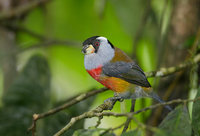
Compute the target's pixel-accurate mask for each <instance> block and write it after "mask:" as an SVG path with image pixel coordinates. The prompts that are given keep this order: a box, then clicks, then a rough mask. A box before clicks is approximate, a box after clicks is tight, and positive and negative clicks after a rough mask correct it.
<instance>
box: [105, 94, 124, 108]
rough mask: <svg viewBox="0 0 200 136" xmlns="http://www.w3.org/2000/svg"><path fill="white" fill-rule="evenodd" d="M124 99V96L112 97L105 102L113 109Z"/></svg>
mask: <svg viewBox="0 0 200 136" xmlns="http://www.w3.org/2000/svg"><path fill="white" fill-rule="evenodd" d="M123 100H124V99H123V98H122V97H110V98H108V99H106V100H105V101H104V104H107V105H108V110H112V109H113V106H114V105H115V103H116V102H117V101H119V102H122V101H123Z"/></svg>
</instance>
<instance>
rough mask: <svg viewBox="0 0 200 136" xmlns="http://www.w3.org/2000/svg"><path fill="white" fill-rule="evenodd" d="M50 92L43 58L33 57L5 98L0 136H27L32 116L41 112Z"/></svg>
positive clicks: (47, 69)
mask: <svg viewBox="0 0 200 136" xmlns="http://www.w3.org/2000/svg"><path fill="white" fill-rule="evenodd" d="M49 88H50V70H49V67H48V63H47V61H46V59H45V58H44V57H42V56H40V55H34V56H33V57H31V59H30V60H29V61H28V63H27V64H26V66H25V67H24V69H23V71H22V72H21V73H20V74H19V76H18V77H16V80H15V81H14V83H13V84H12V85H11V86H10V88H9V89H8V90H7V91H6V92H5V94H4V97H3V107H2V108H1V111H0V116H1V118H0V135H1V136H3V135H6V136H13V135H15V136H22V135H27V128H28V127H29V126H30V125H31V122H32V115H33V113H38V112H43V111H44V110H45V109H46V107H47V105H48V104H49V95H50V89H49ZM29 135H30V134H29Z"/></svg>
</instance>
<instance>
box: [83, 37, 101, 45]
mask: <svg viewBox="0 0 200 136" xmlns="http://www.w3.org/2000/svg"><path fill="white" fill-rule="evenodd" d="M97 37H100V36H92V37H90V38H88V39H86V40H85V41H84V42H83V46H84V45H86V44H88V45H89V44H92V43H93V41H94V40H95V39H96V38H97Z"/></svg>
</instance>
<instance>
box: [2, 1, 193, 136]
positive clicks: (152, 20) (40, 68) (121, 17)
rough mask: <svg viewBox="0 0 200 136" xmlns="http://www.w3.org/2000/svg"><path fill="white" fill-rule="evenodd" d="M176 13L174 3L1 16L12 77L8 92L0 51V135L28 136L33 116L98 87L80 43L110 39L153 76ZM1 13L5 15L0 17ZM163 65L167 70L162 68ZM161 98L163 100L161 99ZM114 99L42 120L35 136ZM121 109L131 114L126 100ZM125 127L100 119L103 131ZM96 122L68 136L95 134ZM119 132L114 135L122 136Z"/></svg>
mask: <svg viewBox="0 0 200 136" xmlns="http://www.w3.org/2000/svg"><path fill="white" fill-rule="evenodd" d="M32 1H34V0H30V1H29V0H21V1H20V0H19V3H18V5H17V4H16V3H17V2H16V3H15V4H13V5H14V6H11V8H10V9H12V8H13V9H15V8H16V7H20V6H24V7H25V6H27V5H28V4H27V3H29V2H30V3H31V2H32ZM9 2H13V1H9ZM0 4H2V3H0ZM2 5H3V4H2ZM174 5H175V4H174V2H173V1H172V0H151V1H149V0H123V1H122V0H51V1H47V2H44V3H42V4H40V5H37V6H34V7H33V8H32V9H31V10H29V11H28V12H27V13H24V14H22V15H18V16H15V17H11V18H3V17H1V16H0V20H1V29H0V30H1V31H9V32H11V33H12V34H14V40H13V47H14V48H15V49H14V51H16V53H14V58H15V59H14V60H15V63H16V65H15V66H16V67H15V68H16V73H17V74H15V76H13V81H12V82H8V84H9V85H8V87H7V88H6V89H5V87H4V76H5V75H4V73H5V70H4V68H3V67H4V66H3V65H4V64H5V61H4V57H5V55H4V53H5V52H4V51H1V55H2V57H1V61H2V63H1V64H2V67H1V71H0V96H1V101H0V105H1V110H0V112H1V113H0V116H1V119H0V135H2V136H3V135H4V136H13V135H15V136H22V135H27V133H26V130H27V128H28V127H29V126H30V125H31V121H32V114H33V113H41V112H45V111H47V110H49V109H51V108H52V107H55V106H58V105H60V104H63V103H64V101H65V100H67V99H68V98H70V97H72V96H74V95H76V94H79V93H82V92H87V91H88V90H91V88H101V87H102V85H100V84H99V83H98V82H96V81H95V80H94V79H92V78H91V77H90V76H89V75H88V73H87V72H86V71H85V69H84V65H83V59H84V55H83V54H82V53H81V49H82V42H83V41H84V40H85V39H87V38H89V37H91V36H95V35H99V36H105V37H107V38H108V39H109V40H110V41H111V42H112V43H113V44H114V45H115V46H116V47H119V48H120V49H122V50H123V51H125V52H126V53H127V54H128V55H129V56H131V57H132V58H134V59H135V61H136V62H137V63H138V64H139V65H140V66H141V68H142V69H143V70H144V71H145V72H147V71H152V70H156V69H158V68H159V67H160V64H161V62H160V61H161V60H159V59H160V58H162V57H161V56H162V52H165V49H166V48H165V47H164V45H165V42H164V41H165V40H166V39H167V34H168V32H169V26H170V17H171V16H172V11H173V9H174ZM5 12H6V10H5V11H3V10H2V13H1V14H0V15H2V14H3V13H5ZM1 18H3V19H1ZM34 34H36V35H34ZM191 37H192V38H191ZM191 39H195V37H194V35H192V36H188V37H187V38H186V40H185V41H183V42H184V43H185V44H186V45H188V46H184V49H188V48H189V47H191V45H192V43H193V41H194V40H191ZM4 40H6V39H4ZM1 41H3V40H2V39H1ZM1 43H2V42H0V44H1ZM161 50H162V51H161ZM10 51H11V50H10ZM7 53H9V51H8V52H7ZM11 53H12V52H11ZM3 63H4V64H3ZM162 63H164V64H165V62H164V61H163V62H162ZM177 64H178V63H177ZM196 75H197V73H196ZM156 79H157V78H156ZM148 80H149V81H150V83H151V84H152V86H153V87H155V88H156V86H158V84H159V80H155V78H151V79H148ZM194 82H196V80H195V81H194ZM188 86H189V85H188ZM155 90H157V89H155ZM163 91H165V90H163ZM186 94H187V93H186ZM160 95H161V97H162V95H163V93H160ZM112 96H113V92H112V91H107V92H104V93H101V94H98V95H97V96H95V97H93V98H90V99H88V100H86V101H83V102H81V103H80V104H77V105H75V106H72V107H71V108H69V109H66V110H64V111H62V112H60V113H57V114H56V115H52V116H49V117H48V118H45V119H41V120H39V121H38V122H37V123H38V125H37V135H41V136H49V135H52V134H54V133H55V132H57V131H58V130H59V129H61V128H62V127H63V126H64V125H65V124H66V123H67V122H68V121H69V119H70V118H71V117H72V116H75V115H79V114H80V113H82V112H85V111H87V110H89V109H93V108H95V107H96V106H98V105H100V104H101V103H103V101H104V100H105V99H107V98H108V97H112ZM194 96H195V95H193V97H194ZM185 98H188V97H187V96H186V97H185ZM125 104H126V111H129V110H130V100H126V102H125ZM151 104H152V100H151V99H140V100H137V102H136V107H135V110H139V109H141V108H142V107H145V106H149V105H151ZM112 111H113V112H125V111H121V109H120V103H119V102H117V104H116V105H115V106H114V109H113V110H112ZM150 115H151V111H148V112H145V113H142V114H139V115H137V116H136V117H137V118H138V120H139V121H141V122H146V121H147V120H148V118H149V117H150ZM125 120H126V118H114V117H104V118H103V120H102V121H101V125H100V127H101V128H109V127H111V126H112V127H115V126H118V125H120V124H121V123H122V122H123V121H125ZM96 121H97V119H96V118H94V119H87V120H85V121H81V122H79V123H78V124H76V125H75V126H74V127H73V128H72V129H70V131H69V132H67V133H66V135H72V134H73V132H74V130H77V129H81V128H88V127H91V126H95V124H96ZM131 123H132V124H131V128H130V129H135V128H137V125H136V124H135V123H134V122H133V121H132V122H131ZM121 131H122V129H118V130H116V131H115V133H116V134H120V133H121ZM28 135H31V134H30V133H29V134H28Z"/></svg>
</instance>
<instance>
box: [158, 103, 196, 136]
mask: <svg viewBox="0 0 200 136" xmlns="http://www.w3.org/2000/svg"><path fill="white" fill-rule="evenodd" d="M159 128H160V130H161V132H162V133H158V132H157V133H156V134H155V135H156V136H163V133H166V134H165V135H170V136H190V135H191V132H192V128H191V125H190V118H189V114H188V111H187V109H186V107H183V106H178V107H177V108H176V109H175V110H173V111H172V112H170V113H169V114H168V115H167V117H166V118H165V119H164V120H163V121H162V122H161V124H160V125H159Z"/></svg>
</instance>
